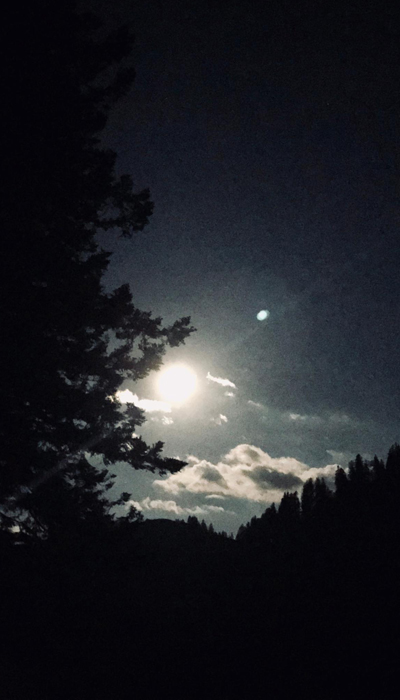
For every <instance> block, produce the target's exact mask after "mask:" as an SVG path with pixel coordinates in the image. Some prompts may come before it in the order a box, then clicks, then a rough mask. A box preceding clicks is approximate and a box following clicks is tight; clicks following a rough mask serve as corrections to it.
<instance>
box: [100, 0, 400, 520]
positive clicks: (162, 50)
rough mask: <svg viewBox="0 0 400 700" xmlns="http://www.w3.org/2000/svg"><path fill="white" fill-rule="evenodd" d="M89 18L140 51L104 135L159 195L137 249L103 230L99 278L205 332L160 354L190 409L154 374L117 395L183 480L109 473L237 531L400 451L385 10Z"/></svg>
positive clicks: (201, 5) (200, 8)
mask: <svg viewBox="0 0 400 700" xmlns="http://www.w3.org/2000/svg"><path fill="white" fill-rule="evenodd" d="M357 6H359V7H360V10H358V9H357ZM96 7H97V8H98V9H99V10H100V11H101V12H102V14H103V16H105V17H106V18H107V23H108V24H109V26H113V24H115V23H117V22H119V21H121V20H122V21H128V22H129V23H130V25H131V27H132V29H133V31H134V33H135V34H136V38H137V40H136V49H135V56H134V62H135V67H136V72H137V77H136V81H135V84H134V86H133V88H132V90H131V92H130V93H129V95H128V96H127V97H126V98H125V99H124V100H123V101H122V102H121V104H120V105H119V106H118V107H117V109H116V111H115V114H114V116H113V118H112V119H111V120H110V123H109V126H108V129H107V133H106V135H105V143H106V145H107V146H110V147H111V148H113V149H114V150H116V151H117V153H118V169H119V170H120V172H129V173H131V174H132V176H133V179H134V182H135V186H136V187H137V189H140V188H142V187H149V188H150V190H151V193H152V198H153V199H154V202H155V213H154V215H153V217H152V219H151V224H150V226H149V227H148V228H147V229H146V230H145V231H144V232H143V233H140V234H137V236H136V238H135V239H134V240H133V241H126V240H123V239H119V240H118V241H117V242H116V243H115V244H114V243H113V244H112V245H110V243H109V242H107V239H106V238H104V240H103V238H102V242H104V245H105V247H106V248H107V247H108V248H110V247H112V249H113V250H114V251H115V254H114V256H113V260H112V263H111V265H110V269H109V273H108V276H107V284H108V285H110V288H111V287H113V286H116V285H120V284H123V283H125V282H129V283H130V285H131V288H132V291H133V298H134V302H135V303H136V305H137V306H138V307H139V308H141V309H143V310H152V311H153V312H154V315H157V316H158V315H160V316H162V317H163V319H164V321H165V322H166V323H169V322H173V321H174V320H175V319H176V318H178V317H181V316H186V315H190V316H191V317H192V323H193V324H194V325H195V326H196V327H197V329H198V331H197V333H196V334H195V335H194V336H193V337H192V338H191V339H189V341H188V342H187V343H186V345H185V346H183V347H180V348H177V349H174V350H170V351H168V353H167V355H166V358H165V364H166V365H167V364H168V365H169V364H171V365H172V364H180V365H185V366H186V367H188V368H190V369H191V370H192V371H193V372H194V373H195V374H196V377H197V384H196V389H195V391H193V392H192V393H191V394H190V396H188V398H187V399H186V400H185V401H182V402H181V403H178V404H176V405H175V404H173V403H171V402H170V403H169V402H168V401H167V400H166V399H165V397H163V396H162V395H161V393H160V391H159V386H158V383H157V376H156V375H155V374H152V375H150V376H149V377H148V378H147V379H146V380H144V381H143V382H140V383H138V384H136V385H133V384H132V385H130V384H129V383H127V384H126V386H125V385H124V387H122V389H123V390H129V392H130V394H131V395H135V397H136V402H141V405H142V407H143V408H145V410H146V412H147V416H148V420H147V422H146V424H145V425H144V426H143V427H142V428H141V430H140V432H141V434H142V435H143V437H144V438H145V439H146V440H148V441H156V440H163V441H164V442H165V454H166V455H169V456H179V457H180V458H181V459H184V460H186V461H188V462H189V465H188V467H186V468H185V469H184V470H183V471H182V472H181V473H180V474H176V475H174V476H170V477H158V476H156V475H151V474H139V473H133V472H132V470H131V469H129V468H128V467H127V466H125V465H119V466H118V468H117V470H116V473H118V488H120V487H121V486H122V487H123V488H124V490H127V491H130V492H132V500H133V501H134V502H135V504H136V505H138V507H139V508H141V509H142V511H143V513H144V515H145V516H146V517H173V518H175V517H179V518H185V519H186V518H187V515H189V514H196V515H197V516H198V517H199V519H202V518H204V519H205V520H206V521H208V522H210V521H212V522H213V523H214V525H215V526H216V527H217V529H225V530H227V531H229V532H230V531H232V530H233V531H236V529H237V527H238V525H239V524H240V523H241V522H243V521H246V520H248V519H249V518H250V517H252V516H253V515H259V514H260V513H262V512H263V510H264V509H265V507H266V505H268V503H269V502H271V501H272V500H276V499H279V498H280V496H281V495H282V493H283V491H284V490H287V489H290V490H295V489H297V490H300V489H301V485H302V483H303V481H304V480H305V479H306V478H308V477H309V476H310V475H314V476H316V475H317V474H318V473H321V474H325V476H327V477H328V478H329V477H330V475H331V474H332V473H333V469H334V466H332V465H336V464H338V463H339V464H342V465H344V466H345V465H346V464H347V462H348V460H349V459H350V458H352V457H353V456H354V455H355V454H356V453H357V452H361V453H362V454H364V455H365V456H366V457H369V456H371V457H372V456H373V454H374V453H375V452H377V453H378V454H379V455H381V456H384V455H385V454H386V452H387V450H388V448H389V446H390V444H391V443H393V442H394V441H395V440H399V439H400V435H399V425H400V422H399V394H400V377H399V370H398V368H399V342H398V328H399V327H400V323H399V322H400V318H399V316H400V314H399V309H400V303H399V302H400V299H399V296H400V293H399V282H398V280H399V273H398V271H399V264H400V253H399V245H398V241H399V234H398V231H399V223H400V216H399V214H400V209H399V193H400V189H399V146H398V144H399V126H398V112H399V87H398V86H399V75H398V73H399V65H400V60H399V59H400V56H399V46H400V41H399V39H400V37H399V32H398V30H399V23H398V21H397V18H396V17H394V16H392V15H390V14H389V10H385V6H384V3H383V4H382V3H380V4H379V8H381V10H380V11H379V13H375V14H374V13H373V11H370V12H371V13H370V14H369V12H366V11H364V9H363V8H364V5H361V4H359V3H358V4H357V3H353V4H351V3H350V4H349V3H340V2H339V3H335V5H334V7H335V8H336V9H334V10H332V12H331V13H330V14H329V18H327V16H326V15H325V14H324V13H323V11H321V10H318V9H317V10H316V9H315V8H314V6H313V3H312V2H311V3H302V2H300V3H298V4H296V7H294V5H293V4H292V3H290V4H289V3H284V2H279V3H278V2H271V3H266V2H261V1H260V2H258V1H255V2H253V3H248V2H245V1H244V0H237V1H235V2H233V3H215V2H211V1H210V2H194V1H193V0H187V1H185V2H180V1H179V0H169V1H167V2H161V1H160V2H158V1H156V0H147V1H146V2H145V1H144V0H140V1H139V2H137V3H133V2H130V1H128V0H124V1H122V0H119V2H116V3H113V5H112V7H111V6H110V4H109V3H106V2H99V3H96ZM315 7H317V5H316V6H315ZM320 7H322V5H320ZM369 7H373V3H372V4H371V5H369ZM377 7H378V4H377ZM388 7H389V5H388ZM302 8H303V9H302ZM304 8H306V9H304ZM313 8H314V9H313ZM361 9H362V11H361ZM261 311H265V312H266V314H267V315H266V318H264V319H263V318H261V317H260V312H261ZM126 396H128V395H126ZM125 398H126V397H125ZM139 405H140V404H139ZM318 470H321V471H318Z"/></svg>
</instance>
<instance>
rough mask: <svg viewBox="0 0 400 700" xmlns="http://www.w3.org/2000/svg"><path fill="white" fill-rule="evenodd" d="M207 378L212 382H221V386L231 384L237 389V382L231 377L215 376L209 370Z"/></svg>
mask: <svg viewBox="0 0 400 700" xmlns="http://www.w3.org/2000/svg"><path fill="white" fill-rule="evenodd" d="M206 379H209V380H210V382H216V383H217V384H221V386H230V387H232V389H236V384H234V383H233V382H231V381H230V380H229V379H222V377H213V376H212V375H211V374H210V373H209V372H207V377H206Z"/></svg>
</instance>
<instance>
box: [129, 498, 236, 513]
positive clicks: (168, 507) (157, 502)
mask: <svg viewBox="0 0 400 700" xmlns="http://www.w3.org/2000/svg"><path fill="white" fill-rule="evenodd" d="M126 505H127V508H129V507H130V506H134V507H135V508H136V509H137V510H140V511H141V512H149V511H153V510H158V511H164V512H167V513H175V515H209V514H210V513H227V512H230V511H225V509H224V508H222V506H209V505H203V506H194V507H193V508H190V507H186V506H180V505H179V504H178V503H176V501H164V500H162V499H151V498H150V496H147V497H146V498H143V499H142V500H141V501H132V500H131V501H128V503H127V504H126Z"/></svg>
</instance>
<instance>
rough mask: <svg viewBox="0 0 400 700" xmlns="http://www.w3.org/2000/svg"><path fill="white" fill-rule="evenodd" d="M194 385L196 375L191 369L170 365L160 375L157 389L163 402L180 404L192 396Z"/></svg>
mask: <svg viewBox="0 0 400 700" xmlns="http://www.w3.org/2000/svg"><path fill="white" fill-rule="evenodd" d="M196 383H197V378H196V375H195V373H194V372H193V371H192V370H191V369H189V368H188V367H184V366H183V365H172V366H171V367H168V368H167V369H165V370H164V371H163V372H162V373H161V375H160V378H159V380H158V388H159V390H160V393H161V395H162V397H163V398H164V399H165V401H170V402H171V403H182V402H183V401H186V399H188V398H189V396H190V395H191V394H193V392H194V390H195V388H196Z"/></svg>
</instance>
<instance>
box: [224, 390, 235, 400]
mask: <svg viewBox="0 0 400 700" xmlns="http://www.w3.org/2000/svg"><path fill="white" fill-rule="evenodd" d="M224 395H225V396H230V397H231V398H232V397H234V396H235V394H234V393H233V391H225V393H224Z"/></svg>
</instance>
